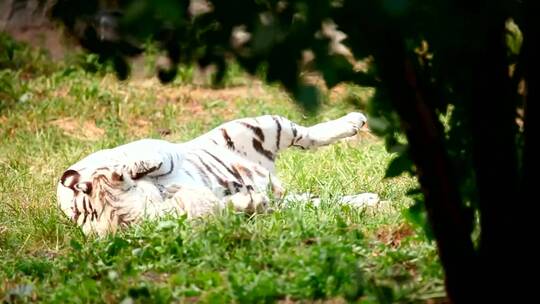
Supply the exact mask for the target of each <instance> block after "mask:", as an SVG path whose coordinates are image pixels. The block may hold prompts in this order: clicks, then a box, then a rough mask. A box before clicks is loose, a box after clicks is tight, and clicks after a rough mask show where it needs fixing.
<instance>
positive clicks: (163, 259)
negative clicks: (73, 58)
mask: <svg viewBox="0 0 540 304" xmlns="http://www.w3.org/2000/svg"><path fill="white" fill-rule="evenodd" d="M24 51H25V52H29V51H28V50H27V49H24ZM0 55H1V54H0ZM39 58H41V57H39ZM1 59H2V57H1V56H0V61H1ZM40 60H41V59H40ZM21 62H22V61H21ZM39 64H41V63H39ZM29 66H30V67H32V65H31V62H30V63H25V64H24V65H23V64H22V63H20V65H19V66H8V67H7V68H5V69H4V70H1V71H0V80H1V82H0V84H2V86H1V87H0V99H2V103H1V105H2V106H1V107H0V177H1V179H0V299H4V300H9V299H11V300H15V301H19V302H27V301H28V302H33V301H37V302H47V303H71V302H73V303H89V302H91V303H95V302H105V303H116V302H121V301H123V300H126V301H128V300H129V299H131V300H133V301H135V302H140V303H148V302H152V303H170V302H180V303H183V302H202V303H225V302H237V303H255V302H276V301H283V302H284V303H291V302H293V301H303V302H311V301H316V300H323V301H329V302H332V303H341V302H360V303H411V302H414V303H416V302H419V303H422V302H425V301H426V300H427V299H431V298H438V297H441V296H444V292H443V283H442V270H441V267H440V265H439V262H438V258H437V255H436V250H435V247H434V244H433V243H431V242H428V241H427V240H426V238H425V237H424V235H423V234H422V232H421V230H419V229H417V228H415V227H412V226H411V225H409V224H408V223H407V222H406V221H405V220H404V218H403V216H402V212H403V210H405V209H406V208H407V206H409V205H410V204H411V200H410V199H409V198H407V196H406V195H405V193H406V192H407V191H408V190H410V189H411V188H414V187H415V186H416V185H417V184H416V181H415V180H414V179H413V178H411V177H408V176H403V177H399V178H394V179H389V180H385V179H383V176H384V173H385V169H386V167H387V166H388V163H389V161H390V160H391V159H392V157H393V156H392V155H390V154H388V153H387V152H385V150H384V144H383V142H382V141H381V140H379V139H377V138H375V137H373V136H363V137H359V138H358V139H357V140H354V141H351V142H345V143H340V144H337V145H334V146H331V147H327V148H323V149H320V150H317V151H308V152H306V151H296V150H290V151H287V152H286V153H284V154H282V155H281V156H280V157H279V159H278V165H277V167H278V175H279V176H280V177H281V178H282V180H283V182H284V183H285V184H286V185H287V186H288V189H290V190H291V191H295V192H303V191H310V192H313V193H317V194H319V195H320V196H321V197H322V198H323V204H322V206H321V207H319V208H316V207H314V206H312V205H310V204H308V205H302V204H293V205H291V206H288V207H286V208H283V209H279V210H277V211H276V212H274V213H272V214H265V215H257V216H254V217H251V218H250V217H247V216H245V215H243V214H236V213H234V212H232V211H230V210H228V211H225V212H224V213H223V214H221V215H219V216H215V217H211V218H206V219H203V220H198V221H193V222H189V221H186V220H185V219H183V218H181V219H175V218H168V219H164V220H162V221H158V222H147V223H143V224H141V225H139V226H135V227H132V228H131V229H128V230H126V231H123V232H121V233H119V234H117V235H116V236H110V237H108V238H105V239H95V238H85V237H84V236H83V235H82V234H81V232H80V231H79V229H77V228H76V227H74V226H73V225H72V224H71V223H70V222H69V221H68V220H67V219H66V218H65V217H64V216H63V215H62V214H61V213H60V211H59V210H58V209H57V207H56V201H55V184H56V182H57V179H58V178H59V176H60V175H61V174H62V172H63V170H64V169H65V168H67V167H68V166H69V165H70V164H72V163H73V162H75V161H77V160H79V159H80V158H82V157H83V156H85V155H87V154H88V153H90V152H92V151H95V150H97V149H103V148H106V147H113V146H116V145H119V144H122V143H125V142H128V141H130V140H135V139H138V138H142V137H153V138H164V139H167V140H171V141H184V140H188V139H190V138H193V137H195V136H198V135H200V134H202V133H204V132H205V131H207V130H210V129H211V128H213V127H215V126H217V125H219V124H220V123H222V122H224V121H227V120H230V119H234V118H238V117H245V116H253V115H261V114H280V115H283V116H286V117H288V118H290V119H292V120H295V121H297V122H299V123H304V124H311V123H315V122H318V121H322V120H326V119H331V118H337V117H339V116H341V115H343V114H345V113H347V112H348V111H351V110H354V107H353V105H352V104H351V103H349V102H346V100H350V99H351V97H352V98H354V104H356V106H357V107H358V105H362V104H364V105H365V103H366V101H367V99H368V97H367V96H368V95H369V90H367V89H362V88H354V87H346V88H345V90H343V91H344V92H345V93H342V94H337V95H329V96H328V98H327V99H326V102H325V103H324V104H323V107H322V109H321V111H320V112H319V114H318V115H317V116H315V117H307V118H306V117H304V115H303V113H302V111H301V110H300V109H298V108H297V107H296V106H295V105H294V103H293V102H292V101H291V100H290V99H289V98H288V97H287V95H286V94H284V93H283V92H282V91H280V90H279V89H278V88H276V87H270V86H265V85H260V84H259V83H257V82H254V81H251V80H249V79H247V78H245V77H244V79H243V80H242V81H241V82H240V83H242V85H241V86H239V87H238V86H235V87H230V88H226V89H223V90H218V91H212V90H210V89H205V88H200V87H194V86H192V85H189V84H185V83H179V82H178V81H176V82H175V83H174V84H173V85H170V86H163V85H160V84H159V83H158V82H157V81H155V80H151V79H137V80H133V81H129V82H118V81H117V80H115V78H114V76H112V75H103V74H102V73H101V74H90V73H87V72H85V71H84V70H83V69H81V68H79V67H78V66H76V65H70V64H67V63H63V64H60V65H58V66H57V67H56V68H55V69H51V68H50V67H49V66H48V67H47V69H46V71H45V70H44V69H36V68H34V67H33V68H28V67H29ZM28 70H31V71H33V72H32V73H30V74H29V73H28V72H27V71H28ZM36 71H37V72H36ZM239 73H240V72H238V71H236V72H235V73H233V74H234V75H231V76H230V77H231V79H235V82H238V79H241V78H242V77H241V76H242V75H240V74H239ZM359 192H376V193H378V194H379V195H380V196H381V197H382V199H383V200H384V201H385V202H384V203H382V204H381V206H380V207H379V208H376V209H365V210H357V209H351V208H349V207H347V206H337V205H335V204H333V203H332V202H333V199H334V198H335V197H336V196H339V195H343V194H354V193H359ZM287 301H289V302H287ZM125 303H129V302H125Z"/></svg>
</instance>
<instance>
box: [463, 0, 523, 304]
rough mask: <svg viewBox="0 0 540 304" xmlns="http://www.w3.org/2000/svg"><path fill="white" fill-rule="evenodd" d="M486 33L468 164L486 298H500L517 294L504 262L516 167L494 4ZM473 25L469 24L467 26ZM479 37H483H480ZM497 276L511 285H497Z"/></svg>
mask: <svg viewBox="0 0 540 304" xmlns="http://www.w3.org/2000/svg"><path fill="white" fill-rule="evenodd" d="M484 9H486V10H487V11H488V13H486V14H484V16H485V18H486V19H487V20H484V22H485V23H484V24H485V25H486V28H485V29H483V30H485V32H484V33H482V31H481V34H480V35H478V36H479V38H478V39H479V40H484V41H482V44H481V45H482V46H483V48H478V49H477V50H476V53H474V54H471V56H472V58H473V61H472V79H474V81H473V82H471V83H469V86H470V91H471V97H470V104H471V105H472V107H471V110H472V111H471V114H470V115H471V116H470V120H471V121H470V122H471V126H472V137H473V147H472V152H473V163H474V168H475V174H476V181H477V182H476V184H477V191H478V198H479V202H478V203H479V204H478V206H479V211H480V212H479V213H480V230H481V236H480V243H479V248H478V253H479V258H480V266H481V271H482V274H483V276H484V280H485V281H484V282H485V285H486V286H487V287H488V290H487V291H488V294H493V293H492V291H493V290H497V291H498V292H497V297H498V298H499V299H510V298H511V297H512V296H513V295H515V293H516V289H515V288H514V287H513V285H515V284H514V283H515V280H518V278H516V276H515V274H516V269H517V268H516V267H515V265H513V264H512V263H509V262H508V259H509V258H510V257H511V256H513V254H512V251H514V250H515V246H513V245H512V244H513V243H514V241H515V237H516V234H515V227H516V221H517V219H518V218H519V213H520V211H518V210H519V209H518V208H515V206H517V204H519V201H518V200H519V196H518V193H519V191H518V184H519V179H518V162H517V150H516V134H517V124H516V122H515V119H516V111H517V109H516V93H517V90H514V92H512V87H511V84H512V82H511V79H510V76H509V62H508V57H507V48H506V45H505V43H504V34H505V21H506V19H507V18H508V16H507V15H506V13H505V12H503V11H502V9H501V8H500V7H497V4H496V3H495V4H491V3H490V4H488V5H487V7H485V8H484ZM471 23H472V22H471ZM482 34H484V35H482ZM502 274H507V275H508V276H507V277H513V278H515V279H513V280H514V281H513V282H512V281H510V282H509V281H506V280H501V276H502Z"/></svg>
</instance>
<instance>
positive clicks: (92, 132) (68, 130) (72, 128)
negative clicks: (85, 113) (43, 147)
mask: <svg viewBox="0 0 540 304" xmlns="http://www.w3.org/2000/svg"><path fill="white" fill-rule="evenodd" d="M51 124H52V125H54V126H56V127H58V128H59V129H61V130H62V131H63V132H64V134H66V135H68V136H71V137H75V138H77V139H80V140H90V141H96V140H98V139H100V138H102V137H103V136H104V135H105V130H103V129H101V128H99V127H97V126H96V124H95V123H94V122H93V121H83V122H80V121H78V120H76V119H75V118H72V117H65V118H60V119H56V120H53V121H52V122H51Z"/></svg>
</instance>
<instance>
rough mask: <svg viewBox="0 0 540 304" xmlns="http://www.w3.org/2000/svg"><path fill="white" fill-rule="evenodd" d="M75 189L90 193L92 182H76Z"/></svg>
mask: <svg viewBox="0 0 540 304" xmlns="http://www.w3.org/2000/svg"><path fill="white" fill-rule="evenodd" d="M75 189H77V190H79V191H81V192H82V193H85V194H90V193H92V183H91V182H81V183H77V184H76V185H75Z"/></svg>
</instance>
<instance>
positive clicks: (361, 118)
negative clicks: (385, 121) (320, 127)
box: [340, 112, 367, 136]
mask: <svg viewBox="0 0 540 304" xmlns="http://www.w3.org/2000/svg"><path fill="white" fill-rule="evenodd" d="M340 120H343V121H344V122H345V123H346V124H347V125H348V126H349V127H350V128H351V134H350V136H353V135H356V134H357V133H358V131H359V130H360V129H361V128H362V127H363V126H364V125H365V124H366V122H367V117H366V116H365V115H364V114H362V113H358V112H352V113H349V114H347V115H345V116H343V117H342V118H341V119H340Z"/></svg>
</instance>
